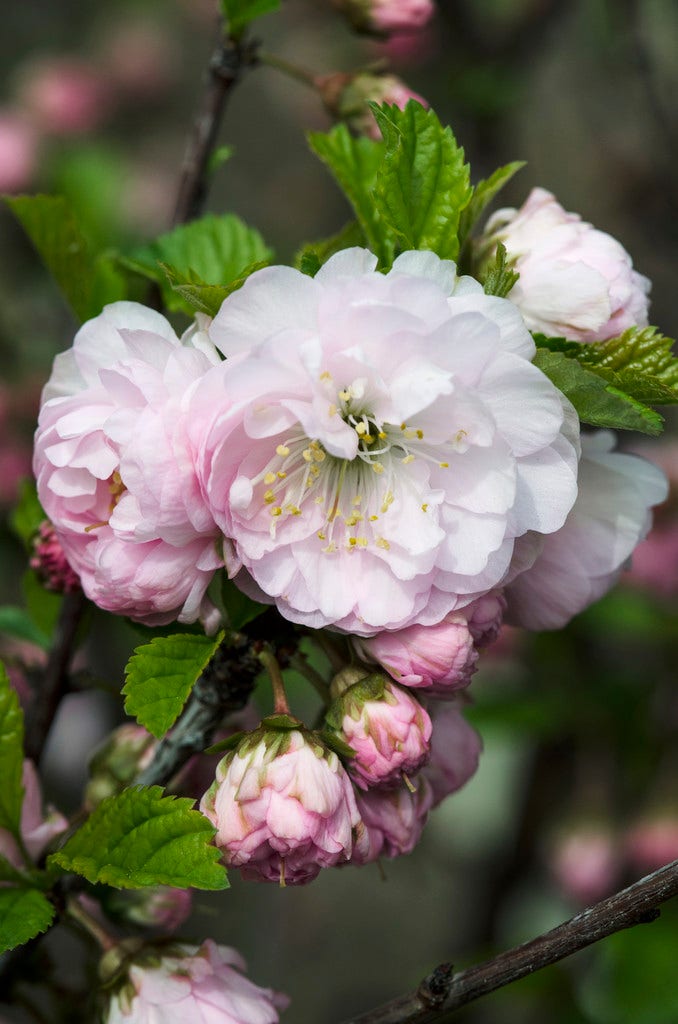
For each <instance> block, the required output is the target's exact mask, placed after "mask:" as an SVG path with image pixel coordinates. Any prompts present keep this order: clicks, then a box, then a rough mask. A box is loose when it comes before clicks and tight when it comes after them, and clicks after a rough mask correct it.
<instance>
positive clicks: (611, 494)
mask: <svg viewBox="0 0 678 1024" xmlns="http://www.w3.org/2000/svg"><path fill="white" fill-rule="evenodd" d="M613 445H614V436H613V435H612V434H611V433H610V432H609V431H605V430H600V431H596V433H594V434H590V435H588V436H583V437H582V459H581V464H580V467H579V495H578V497H577V501H576V502H575V505H574V507H573V509H572V511H571V513H570V515H569V516H568V519H567V522H566V523H565V525H564V526H563V528H562V529H561V530H559V531H558V532H557V533H554V534H552V535H551V536H550V537H546V538H544V539H543V541H542V542H541V543H542V546H541V551H540V553H539V554H538V556H537V558H536V561H535V562H534V564H533V565H532V567H531V568H528V569H527V571H525V572H522V573H520V575H518V576H517V577H516V579H515V580H514V581H513V582H512V583H511V584H510V586H509V587H508V588H507V590H506V597H507V600H508V611H507V618H508V620H509V621H510V622H511V623H513V624H514V625H518V626H524V627H526V628H527V629H560V628H561V627H562V626H564V625H565V624H566V623H567V622H569V620H570V619H571V618H572V616H573V615H577V614H578V613H579V612H581V611H583V610H584V608H587V607H588V606H589V605H590V604H593V602H594V601H597V600H598V599H599V598H600V597H602V596H603V594H605V593H607V591H608V590H610V588H611V587H613V586H614V584H615V583H616V582H617V579H618V578H619V574H620V573H621V570H622V569H623V567H624V564H625V563H626V561H627V559H628V558H630V556H631V554H632V552H633V549H634V548H635V546H636V544H637V543H638V542H639V541H640V540H642V539H643V537H645V535H646V534H647V532H648V530H649V529H650V525H651V523H652V513H651V512H650V509H651V507H652V506H653V505H657V504H659V503H660V502H661V501H663V500H664V498H665V497H666V493H667V485H666V478H665V477H664V474H663V473H662V472H661V470H659V469H657V468H656V466H653V465H652V464H651V463H649V462H646V461H645V460H644V459H641V458H639V457H637V456H635V455H626V454H624V453H622V452H615V451H613V450H612V449H613Z"/></svg>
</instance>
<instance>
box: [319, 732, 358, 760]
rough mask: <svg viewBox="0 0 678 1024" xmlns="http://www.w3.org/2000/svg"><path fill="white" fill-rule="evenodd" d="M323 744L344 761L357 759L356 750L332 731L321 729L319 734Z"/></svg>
mask: <svg viewBox="0 0 678 1024" xmlns="http://www.w3.org/2000/svg"><path fill="white" fill-rule="evenodd" d="M318 735H319V736H320V738H321V739H322V741H323V743H324V744H325V745H326V746H327V747H329V748H330V750H333V751H334V753H335V754H338V756H339V757H341V758H342V759H343V760H349V761H350V760H351V758H354V757H355V750H354V749H353V747H351V746H349V745H348V743H346V741H345V740H342V738H341V736H339V735H338V734H337V733H336V732H334V731H333V730H332V729H321V730H320V732H319V733H318Z"/></svg>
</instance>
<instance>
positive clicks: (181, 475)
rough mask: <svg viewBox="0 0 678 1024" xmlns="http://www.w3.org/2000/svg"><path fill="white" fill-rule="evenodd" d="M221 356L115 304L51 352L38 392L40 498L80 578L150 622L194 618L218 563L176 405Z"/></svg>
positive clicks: (108, 602)
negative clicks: (47, 376) (44, 380)
mask: <svg viewBox="0 0 678 1024" xmlns="http://www.w3.org/2000/svg"><path fill="white" fill-rule="evenodd" d="M218 361H219V359H218V356H217V355H216V352H215V351H214V349H213V347H212V346H211V345H210V343H209V341H208V340H207V338H206V335H205V334H204V333H203V332H195V331H191V332H189V333H188V335H187V336H186V337H185V338H184V339H183V341H180V340H179V338H177V336H176V334H175V333H174V331H173V329H172V327H171V326H170V324H169V323H168V322H167V320H165V318H164V317H162V316H161V315H160V314H159V313H156V312H154V311H153V310H151V309H146V308H145V307H144V306H141V305H139V304H137V303H134V302H116V303H113V304H112V305H110V306H106V308H105V309H104V311H103V313H101V314H100V316H98V317H96V318H95V319H93V320H90V321H89V322H88V323H86V324H84V325H83V327H81V328H80V330H79V331H78V333H77V335H76V337H75V341H74V343H73V347H72V348H71V349H69V350H68V351H67V352H65V353H62V354H61V355H59V356H57V358H56V360H55V362H54V369H53V371H52V376H51V378H50V380H49V382H48V383H47V386H46V387H45V390H44V392H43V396H42V408H41V410H40V417H39V421H38V430H37V433H36V438H35V453H34V460H33V468H34V471H35V475H36V478H37V483H38V496H39V498H40V501H41V503H42V506H43V508H44V509H45V512H46V513H47V515H48V516H49V518H50V519H51V520H52V523H53V525H54V529H55V532H56V536H57V538H58V540H59V541H60V543H61V546H62V548H63V551H64V553H65V555H66V558H67V559H68V561H69V563H70V565H71V567H72V569H73V570H74V571H75V572H76V573H77V574H78V575H79V576H80V581H81V584H82V588H83V590H84V592H85V594H86V595H87V597H89V598H90V599H91V600H92V601H94V602H95V604H98V605H99V606H100V607H101V608H104V609H106V610H107V611H114V612H118V613H121V614H125V615H129V616H131V617H132V618H134V619H139V620H140V621H143V622H147V623H148V624H150V625H156V624H161V623H165V622H171V621H172V620H173V619H176V618H177V617H178V618H179V619H180V621H182V622H193V621H194V620H195V619H196V618H197V617H198V616H199V615H200V614H201V613H205V611H206V606H205V602H204V600H203V599H204V595H205V590H206V589H207V586H208V584H209V582H210V580H211V578H212V576H213V574H214V571H215V570H216V569H217V568H218V567H219V566H220V565H221V564H222V559H221V556H220V553H219V552H218V551H217V548H216V536H217V535H216V528H215V526H214V524H213V522H212V520H211V517H210V515H209V513H208V511H207V509H206V508H205V505H204V502H203V500H202V498H201V495H200V489H199V485H198V482H197V480H196V477H195V473H194V470H193V465H192V461H191V457H190V453H189V450H188V443H187V438H186V403H187V401H188V397H189V393H190V390H191V388H192V387H193V386H194V385H195V383H196V382H197V381H198V380H199V379H200V377H202V376H203V375H204V374H205V372H206V371H207V370H208V369H209V368H210V367H211V366H213V365H214V364H215V363H217V362H218Z"/></svg>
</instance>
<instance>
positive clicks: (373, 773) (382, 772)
mask: <svg viewBox="0 0 678 1024" xmlns="http://www.w3.org/2000/svg"><path fill="white" fill-rule="evenodd" d="M327 722H328V725H329V726H330V727H331V728H332V729H334V731H335V732H336V733H337V735H338V736H339V737H340V738H341V739H342V740H343V742H344V743H348V745H349V746H350V747H351V748H352V749H353V750H354V751H355V757H354V758H351V760H350V761H349V762H348V765H347V768H348V773H349V775H350V776H351V778H352V779H353V781H354V782H355V783H356V785H357V786H359V787H360V788H361V789H368V788H369V787H370V786H393V785H399V784H400V783H401V782H402V779H403V775H405V776H408V775H412V774H414V772H416V771H418V770H419V768H421V767H422V765H423V764H424V763H425V762H426V761H427V760H428V755H429V740H430V738H431V720H430V718H429V716H428V714H427V712H426V711H425V710H424V708H423V707H422V706H421V704H420V703H419V702H418V701H417V700H415V698H414V697H412V696H410V694H409V693H407V692H406V691H405V690H403V689H401V687H399V686H396V685H395V684H393V683H391V682H388V681H387V680H385V679H384V677H383V676H380V675H370V676H366V677H365V678H364V679H362V680H360V681H359V682H357V683H354V684H353V685H352V686H350V687H349V688H348V689H347V690H346V691H345V692H344V693H342V694H341V695H340V696H339V697H337V698H336V699H335V700H334V702H333V703H332V704H331V705H330V708H329V710H328V713H327Z"/></svg>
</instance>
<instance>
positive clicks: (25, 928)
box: [0, 888, 54, 954]
mask: <svg viewBox="0 0 678 1024" xmlns="http://www.w3.org/2000/svg"><path fill="white" fill-rule="evenodd" d="M53 920H54V907H53V906H52V904H51V903H50V901H49V900H48V899H47V897H46V896H45V895H44V894H43V893H41V892H38V890H37V889H23V888H21V889H14V888H11V889H6V888H2V889H0V954H1V953H6V952H7V951H8V950H10V949H15V948H16V947H17V946H23V945H24V943H26V942H29V941H30V940H31V939H34V938H35V936H36V935H41V934H42V933H43V932H46V931H47V929H48V928H49V926H50V925H51V923H52V921H53Z"/></svg>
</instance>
